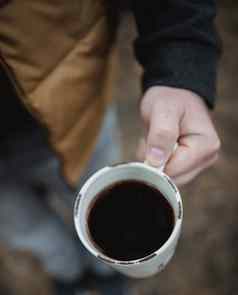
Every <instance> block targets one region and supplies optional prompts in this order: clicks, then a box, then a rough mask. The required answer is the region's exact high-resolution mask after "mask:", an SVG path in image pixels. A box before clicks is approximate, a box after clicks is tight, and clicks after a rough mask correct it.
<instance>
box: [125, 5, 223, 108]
mask: <svg viewBox="0 0 238 295" xmlns="http://www.w3.org/2000/svg"><path fill="white" fill-rule="evenodd" d="M131 9H132V11H133V14H134V16H135V20H136V24H137V28H138V38H137V40H136V41H135V55H136V57H137V60H138V61H139V63H140V64H141V65H142V66H143V68H144V75H143V89H144V90H146V89H148V88H149V87H151V86H154V85H164V86H172V87H179V88H184V89H189V90H192V91H194V92H196V93H197V94H198V95H200V96H201V97H203V98H204V100H205V101H206V103H207V104H208V106H209V107H211V108H212V107H213V106H214V102H215V97H216V76H217V64H218V59H219V56H220V51H221V46H220V41H219V38H218V35H217V32H216V30H215V26H214V18H215V16H216V10H217V8H216V1H214V0H201V1H198V0H161V1H159V0H147V1H145V0H143V1H138V0H132V1H131Z"/></svg>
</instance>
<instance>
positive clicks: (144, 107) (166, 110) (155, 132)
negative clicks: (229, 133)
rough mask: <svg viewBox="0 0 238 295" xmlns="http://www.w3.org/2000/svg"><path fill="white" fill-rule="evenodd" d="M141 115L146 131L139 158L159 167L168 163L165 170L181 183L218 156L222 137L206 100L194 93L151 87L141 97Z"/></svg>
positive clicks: (176, 181) (210, 163)
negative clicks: (176, 145)
mask: <svg viewBox="0 0 238 295" xmlns="http://www.w3.org/2000/svg"><path fill="white" fill-rule="evenodd" d="M141 116H142V119H143V121H144V123H145V127H146V130H147V134H146V139H143V140H141V143H140V145H139V148H138V157H139V159H140V160H142V161H144V160H146V161H147V162H148V164H150V165H152V166H156V167H160V166H162V165H164V164H166V165H165V173H167V174H168V175H169V176H170V177H171V178H172V179H173V180H174V181H175V183H177V184H178V185H181V184H185V183H187V182H189V181H190V180H192V179H193V178H194V177H195V176H197V175H198V174H199V173H200V172H201V171H202V170H204V169H206V168H208V167H209V166H211V165H212V164H213V163H214V162H215V160H216V159H217V155H218V151H219V149H220V140H219V138H218V135H217V133H216V130H215V128H214V125H213V123H212V120H211V117H210V115H209V112H208V109H207V107H206V105H205V103H204V102H203V100H202V99H201V98H200V97H199V96H198V95H196V94H195V93H193V92H191V91H189V90H183V89H178V88H172V87H164V86H154V87H151V88H150V89H149V90H147V92H146V93H145V95H144V97H143V98H142V101H141ZM176 142H177V143H178V147H177V149H176V151H175V152H174V153H173V149H174V145H175V143H176Z"/></svg>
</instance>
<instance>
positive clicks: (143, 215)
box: [88, 180, 174, 261]
mask: <svg viewBox="0 0 238 295" xmlns="http://www.w3.org/2000/svg"><path fill="white" fill-rule="evenodd" d="M88 225H89V232H90V234H91V237H92V239H93V241H94V242H95V244H96V245H97V246H98V247H99V248H100V249H101V251H102V252H103V253H104V254H106V255H107V256H109V257H111V258H114V259H117V260H124V261H125V260H134V259H139V258H143V257H145V256H147V255H149V254H152V253H153V252H154V251H156V250H158V249H159V248H160V247H161V246H162V245H163V244H164V243H165V242H166V241H167V240H168V238H169V236H170V234H171V233H172V230H173V227H174V213H173V209H172V208H171V206H170V204H169V202H168V201H167V200H166V199H165V198H164V196H163V195H162V194H161V193H160V192H159V191H158V190H157V189H155V188H154V187H152V186H150V185H148V184H146V183H143V182H139V181H134V180H130V181H123V182H118V183H116V184H114V185H112V186H111V187H109V188H107V189H105V190H104V191H103V192H101V193H100V194H99V195H98V198H97V199H96V201H95V202H94V204H93V205H92V207H91V209H90V211H89V215H88Z"/></svg>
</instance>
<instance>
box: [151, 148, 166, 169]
mask: <svg viewBox="0 0 238 295" xmlns="http://www.w3.org/2000/svg"><path fill="white" fill-rule="evenodd" d="M147 161H148V162H149V163H150V164H151V165H155V166H161V165H163V164H164V162H165V153H164V151H163V150H161V149H159V148H156V147H152V148H150V150H149V153H148V156H147Z"/></svg>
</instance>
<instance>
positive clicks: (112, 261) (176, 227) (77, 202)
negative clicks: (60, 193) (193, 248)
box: [74, 162, 183, 265]
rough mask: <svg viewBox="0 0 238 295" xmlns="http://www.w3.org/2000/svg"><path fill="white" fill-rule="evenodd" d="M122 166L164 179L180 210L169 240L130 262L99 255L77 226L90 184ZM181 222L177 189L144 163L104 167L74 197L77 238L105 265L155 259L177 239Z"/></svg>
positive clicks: (127, 263) (165, 177)
mask: <svg viewBox="0 0 238 295" xmlns="http://www.w3.org/2000/svg"><path fill="white" fill-rule="evenodd" d="M123 166H127V167H138V166H139V167H143V168H145V169H148V170H150V171H152V172H154V173H156V174H157V175H158V176H159V177H162V178H163V179H165V181H167V183H168V185H169V186H170V188H171V189H172V190H173V192H174V195H175V199H176V200H177V202H178V206H179V210H180V211H179V216H177V217H176V215H175V214H174V218H175V222H174V227H173V230H172V232H171V234H170V236H169V238H168V239H167V240H166V242H165V243H164V244H163V245H162V246H161V247H160V248H159V249H158V250H156V251H154V252H152V253H150V254H148V255H146V256H144V257H141V258H138V259H132V260H118V259H114V258H111V257H109V256H107V255H105V254H104V253H101V252H100V250H98V249H97V248H96V247H95V246H94V247H92V246H91V245H90V243H88V241H87V239H85V237H84V234H83V233H82V230H81V227H80V226H79V207H80V203H81V200H82V199H83V198H84V196H85V193H86V192H87V190H88V188H89V186H91V185H92V183H93V182H94V181H96V179H98V178H99V177H100V176H101V175H102V174H104V173H105V172H107V171H109V170H111V169H115V168H118V167H123ZM173 211H174V207H173ZM182 220H183V204H182V198H181V195H180V192H179V190H178V189H177V187H176V185H175V184H174V183H173V181H172V180H171V179H170V177H169V176H168V175H166V174H165V173H164V172H163V171H161V170H160V169H157V168H155V167H152V166H149V165H147V164H145V163H141V162H128V163H119V164H115V165H112V166H106V167H104V168H102V169H99V170H98V171H97V172H95V173H94V174H93V175H92V176H91V177H89V178H88V179H87V181H86V182H85V183H84V185H83V186H82V188H81V189H80V191H79V193H78V195H77V197H76V200H75V205H74V224H75V228H76V231H77V233H78V236H79V238H80V240H81V242H82V243H83V245H84V246H85V248H86V249H87V250H88V251H89V252H90V253H91V254H93V255H94V256H95V257H97V258H99V259H100V260H102V261H103V262H106V263H109V264H117V265H131V264H140V263H142V262H145V261H148V260H151V259H153V258H155V257H156V256H158V255H160V254H161V253H163V252H164V251H166V249H167V248H168V246H169V245H170V244H171V243H172V242H173V240H174V239H175V238H176V237H177V234H178V233H179V232H180V229H181V225H182Z"/></svg>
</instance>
